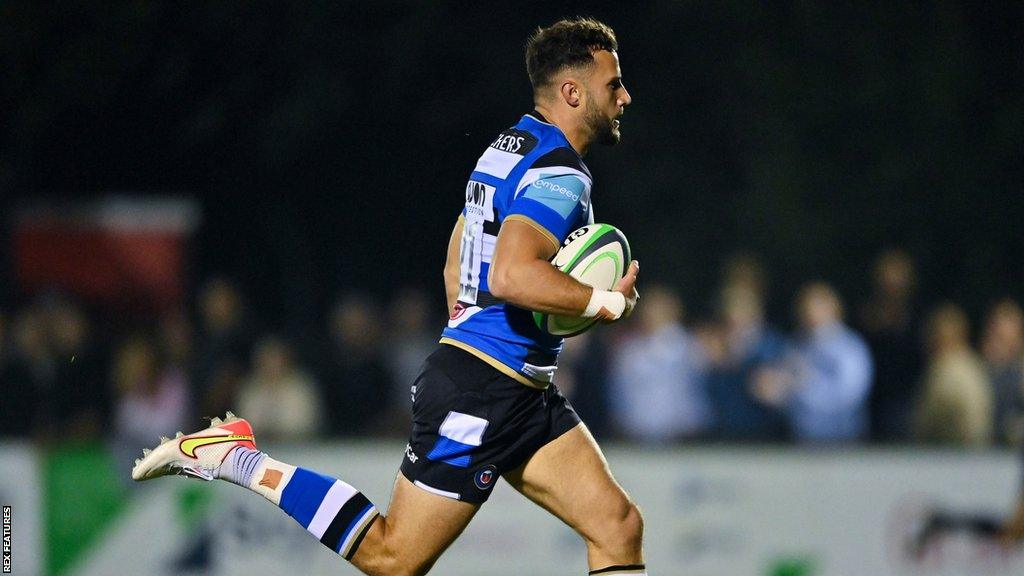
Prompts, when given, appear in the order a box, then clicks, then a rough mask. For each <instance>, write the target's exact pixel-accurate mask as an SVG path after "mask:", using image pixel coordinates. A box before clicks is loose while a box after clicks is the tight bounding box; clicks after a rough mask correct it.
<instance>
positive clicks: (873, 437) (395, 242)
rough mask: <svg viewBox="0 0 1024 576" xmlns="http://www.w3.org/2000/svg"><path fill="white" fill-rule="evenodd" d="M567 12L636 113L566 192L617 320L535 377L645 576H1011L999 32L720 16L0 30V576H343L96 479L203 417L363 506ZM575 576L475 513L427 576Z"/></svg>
mask: <svg viewBox="0 0 1024 576" xmlns="http://www.w3.org/2000/svg"><path fill="white" fill-rule="evenodd" d="M577 14H585V15H593V16H596V17H598V18H599V19H602V20H604V21H605V22H607V23H608V24H610V25H611V26H612V27H613V28H614V29H615V30H616V32H617V34H618V37H619V42H620V57H621V63H622V70H623V75H624V79H625V84H626V87H627V88H628V89H629V90H630V93H631V94H632V96H633V104H632V106H630V107H629V108H628V109H627V111H626V115H625V116H624V117H623V126H622V132H623V139H622V142H621V144H619V145H618V146H617V147H615V148H595V149H594V150H593V151H592V152H591V154H590V155H589V156H588V157H587V159H586V160H587V163H588V165H589V166H590V168H591V170H592V172H593V173H594V176H595V186H594V190H593V198H594V204H595V213H596V215H597V219H598V220H599V221H603V222H608V223H611V224H614V225H616V226H618V227H619V228H621V229H622V230H623V231H624V232H625V234H626V235H627V237H628V238H629V239H630V243H631V246H632V249H633V253H634V255H635V257H637V258H638V259H639V260H640V262H641V264H642V267H641V277H640V291H641V293H642V294H643V296H644V297H643V300H642V304H641V307H640V308H639V309H638V310H637V313H636V315H635V316H634V317H633V318H632V319H631V320H630V321H629V322H626V323H623V324H621V325H618V326H614V327H610V328H609V327H602V328H600V329H597V330H594V331H593V332H591V333H589V334H587V335H586V336H583V337H579V338H576V339H573V340H571V341H569V342H568V343H567V346H566V350H565V352H564V354H563V358H562V361H561V368H560V370H559V376H558V380H557V383H558V384H559V386H560V387H561V388H563V390H565V391H566V393H567V394H568V395H569V396H570V398H571V399H572V401H573V403H574V405H575V406H576V407H577V409H578V411H579V412H580V414H581V415H582V416H583V418H584V419H585V420H586V421H587V423H588V424H589V425H590V427H591V428H592V430H594V432H595V434H596V435H597V436H598V438H599V439H600V440H601V441H602V444H603V445H604V446H605V447H606V450H607V452H608V457H609V460H610V461H611V464H612V467H613V469H614V470H615V472H616V474H617V476H618V477H619V479H620V480H621V481H622V483H623V484H624V485H625V486H626V488H627V489H628V490H629V491H630V493H631V494H633V496H634V497H635V499H636V500H637V501H638V502H639V504H640V505H641V507H642V508H643V509H644V510H645V511H646V517H647V537H646V540H647V552H648V554H647V555H648V565H649V567H650V573H651V574H661V575H667V574H687V575H689V574H694V575H709V576H710V575H717V574H735V575H741V576H742V575H747V574H751V575H779V576H781V575H793V576H797V575H807V576H810V575H846V574H894V575H901V574H914V575H917V574H1024V553H1022V552H1021V550H1020V549H1018V548H1014V547H1009V548H1008V547H1003V546H1000V545H998V544H997V543H996V537H997V535H998V533H999V532H1000V530H1001V527H1002V525H1003V522H1004V521H1005V519H1006V518H1007V517H1008V516H1009V515H1010V513H1011V511H1012V510H1013V508H1014V506H1015V502H1016V499H1017V497H1018V495H1017V492H1018V489H1019V486H1020V485H1021V478H1020V476H1021V473H1020V470H1019V468H1020V463H1019V457H1018V453H1019V451H1020V448H1019V447H1020V446H1021V442H1022V439H1024V314H1022V312H1021V307H1020V303H1021V302H1024V257H1022V254H1024V234H1022V233H1021V232H1020V227H1019V223H1020V222H1021V221H1022V220H1024V199H1022V196H1021V194H1022V192H1024V162H1022V156H1021V151H1022V145H1024V96H1022V94H1024V51H1022V46H1024V38H1022V33H1021V30H1022V29H1024V8H1022V6H1021V4H1020V3H1019V2H989V3H986V4H984V5H979V4H977V3H958V2H951V1H936V2H890V3H885V4H884V5H876V6H866V5H862V4H860V3H833V2H814V1H810V2H790V3H781V4H779V3H776V4H773V5H766V4H765V3H761V2H755V1H753V0H726V1H722V2H713V3H700V2H669V1H662V2H646V3H639V4H637V5H631V4H630V5H627V4H624V3H613V2H593V3H583V2H568V3H564V4H562V5H558V4H556V3H552V2H505V3H489V2H388V3H384V2H379V3H376V2H366V3H356V2H302V3H292V4H290V5H289V4H277V5H266V4H264V5H258V4H253V3H244V2H217V3H209V4H206V5H202V6H185V5H181V4H178V3H171V2H160V1H150V2H145V1H136V2H123V1H111V2H103V3H91V4H86V5H80V6H77V7H74V6H67V5H62V6H59V7H58V6H54V5H49V4H41V3H35V2H21V1H15V2H4V3H2V4H0V102H3V105H2V107H0V393H2V395H0V436H2V439H0V500H2V501H3V502H2V503H3V504H5V505H12V507H13V526H12V528H13V537H14V538H13V557H12V561H13V569H14V573H15V574H45V575H54V576H56V575H68V576H71V575H80V574H111V573H115V572H117V573H121V572H123V571H125V570H128V571H129V572H130V573H134V574H154V575H163V574H242V573H245V574H254V575H255V574H276V573H280V572H281V571H283V570H285V569H291V570H292V571H294V570H295V568H294V567H295V566H297V565H300V566H305V567H307V568H308V570H309V573H315V574H328V573H331V574H333V573H338V571H341V573H354V571H353V570H351V569H350V568H349V567H348V566H347V565H345V564H344V562H343V561H342V560H340V559H339V558H336V557H333V556H332V555H331V554H330V552H328V551H327V550H326V549H323V550H321V549H319V548H318V544H317V543H316V542H313V541H312V539H309V538H303V531H302V530H301V528H300V527H298V526H297V525H294V522H292V521H291V520H289V519H288V518H286V517H285V516H284V515H283V514H281V513H280V512H279V511H277V510H275V509H274V508H273V507H272V506H270V505H268V504H265V503H264V502H261V501H259V499H258V498H256V497H255V496H253V497H252V498H249V496H251V495H249V494H245V493H241V492H240V491H236V490H232V488H231V487H229V486H203V485H200V484H198V483H186V482H185V481H184V480H181V481H178V480H177V479H168V480H166V481H163V482H154V483H152V484H151V485H150V484H147V485H142V486H133V485H131V484H130V481H129V480H127V478H128V476H127V474H128V470H129V468H130V466H131V463H132V461H133V460H134V458H135V457H136V456H137V453H138V452H139V450H141V448H142V447H144V446H147V445H149V444H152V443H153V442H154V441H155V440H156V438H157V437H158V436H160V435H161V434H168V433H173V432H174V431H176V430H178V429H184V430H186V431H188V430H190V429H192V428H195V427H197V426H200V425H202V419H201V417H202V416H213V415H217V414H222V413H223V411H224V410H225V409H228V408H232V409H235V410H236V411H237V412H239V413H241V414H242V415H244V416H246V417H247V418H249V419H251V420H252V421H253V422H254V424H255V426H256V430H257V433H258V434H259V435H260V439H261V441H262V442H265V444H266V446H267V447H268V449H270V450H272V451H273V453H274V454H275V456H277V457H279V458H281V459H284V460H287V461H291V462H294V463H297V464H304V465H309V466H312V467H317V468H318V469H320V470H322V471H324V472H328V473H331V474H335V475H338V476H340V477H342V478H344V479H346V480H347V481H349V482H351V483H353V484H355V485H357V486H359V487H360V488H361V489H362V490H364V491H365V492H366V493H367V494H369V495H371V496H372V497H373V498H374V500H375V501H376V502H378V504H380V505H382V506H383V505H384V504H385V503H386V501H387V499H388V494H389V490H390V485H391V481H392V477H393V474H394V471H395V469H396V468H397V466H398V464H399V462H400V459H401V457H402V451H403V449H404V445H405V441H404V436H405V434H406V433H407V429H408V422H407V419H408V386H409V384H410V383H411V380H412V377H413V376H414V375H415V373H416V369H417V367H418V365H419V363H420V362H421V361H422V359H423V358H424V357H425V356H426V355H427V354H428V353H429V351H430V350H431V349H432V347H433V346H434V343H435V342H436V339H437V337H438V335H439V332H440V330H441V327H442V326H443V324H444V321H445V310H444V300H443V284H442V280H441V267H442V264H443V261H444V252H445V248H446V243H447V239H448V235H449V233H450V231H451V227H452V225H453V223H454V221H455V218H456V216H457V215H458V213H459V210H460V209H461V206H462V202H463V188H464V186H465V180H466V178H467V176H468V174H469V172H470V170H471V169H472V166H473V165H474V163H475V161H476V158H477V156H479V154H480V153H481V152H482V151H483V149H484V148H485V147H486V146H487V145H488V144H489V143H490V142H491V141H492V139H493V137H494V136H495V135H496V134H497V133H498V132H499V131H501V130H502V129H504V128H505V127H507V126H510V125H512V124H513V123H515V122H516V120H517V119H518V117H519V116H520V115H521V114H522V113H524V112H526V111H528V110H529V109H530V107H531V106H530V103H531V93H530V86H529V82H528V80H527V77H526V73H525V66H524V64H523V44H524V41H525V39H526V37H527V36H528V35H529V34H530V33H531V32H532V30H533V29H534V28H535V27H536V26H538V25H547V24H550V23H552V22H553V21H555V20H557V19H558V18H561V17H564V16H573V15H577ZM283 405H287V406H288V407H289V408H288V409H287V410H283V409H281V406H283ZM225 526H227V527H229V528H228V529H225ZM307 540H308V541H307ZM289 567H290V568H289ZM585 570H586V566H585V564H584V555H583V547H582V544H580V542H579V541H578V539H576V537H575V536H574V535H572V534H571V532H569V531H567V530H566V529H565V528H564V527H563V526H561V524H559V523H558V522H557V521H556V520H553V519H551V518H550V517H547V516H546V515H545V514H543V513H542V512H540V511H538V510H534V509H533V508H532V507H531V505H529V504H528V503H526V502H525V501H524V500H523V499H521V498H519V497H518V496H517V495H515V494H514V493H513V492H512V491H511V490H510V489H509V488H508V486H507V485H502V486H499V488H498V489H497V491H496V494H495V496H494V498H492V502H491V503H489V504H488V505H487V506H485V508H484V511H483V512H482V513H481V514H480V515H479V516H478V518H477V520H476V521H475V523H474V524H473V525H472V526H471V528H470V530H469V531H468V532H467V534H466V535H465V538H464V539H463V540H461V541H460V542H459V543H457V544H456V546H455V547H453V548H452V550H450V551H449V553H448V554H447V555H446V556H445V557H444V558H443V559H442V561H441V563H439V564H438V567H437V569H436V571H435V572H436V573H439V574H480V573H484V572H486V573H489V574H495V575H503V574H510V575H511V574H565V573H570V572H571V573H575V574H582V573H584V572H585ZM346 571H347V572H346Z"/></svg>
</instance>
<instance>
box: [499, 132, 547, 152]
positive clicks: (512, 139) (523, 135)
mask: <svg viewBox="0 0 1024 576" xmlns="http://www.w3.org/2000/svg"><path fill="white" fill-rule="evenodd" d="M536 145H537V138H536V136H534V135H533V134H530V133H529V132H527V131H525V130H517V129H515V128H513V129H511V130H506V131H504V132H502V133H501V134H499V135H498V137H497V138H495V139H494V142H491V148H494V149H495V150H501V151H502V152H509V153H511V154H519V155H520V156H524V155H526V154H528V153H529V152H530V151H531V150H533V148H534V146H536Z"/></svg>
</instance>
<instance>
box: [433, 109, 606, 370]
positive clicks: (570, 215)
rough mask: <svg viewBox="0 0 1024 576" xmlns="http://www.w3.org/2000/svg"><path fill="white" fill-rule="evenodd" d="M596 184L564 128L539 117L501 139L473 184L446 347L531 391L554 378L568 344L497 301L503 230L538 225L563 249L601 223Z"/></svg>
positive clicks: (523, 122)
mask: <svg viewBox="0 0 1024 576" xmlns="http://www.w3.org/2000/svg"><path fill="white" fill-rule="evenodd" d="M592 183H593V180H592V178H591V176H590V170H588V169H587V167H586V165H585V164H584V163H583V159H582V158H580V156H579V154H577V153H576V151H575V150H574V149H573V147H572V145H570V144H569V141H568V140H566V138H565V135H564V134H563V133H562V131H561V130H559V129H558V128H557V127H556V126H554V125H552V124H549V123H548V122H547V121H545V120H544V117H543V116H541V115H540V114H539V113H538V112H531V113H529V114H526V115H524V116H523V117H522V118H521V119H520V120H519V123H518V124H516V125H515V126H514V127H512V128H509V129H508V130H505V131H504V132H502V133H501V134H500V135H498V137H497V138H496V139H495V140H494V142H492V143H491V145H490V146H489V147H488V148H487V150H485V151H484V153H483V155H482V156H481V157H480V160H478V161H477V163H476V168H475V169H474V170H473V173H472V174H471V175H470V177H469V182H468V183H467V184H466V206H465V208H464V209H463V211H462V215H461V216H460V218H462V219H463V226H462V244H461V248H460V256H461V264H460V269H461V270H460V274H461V275H460V279H459V303H458V304H457V305H456V308H455V311H454V312H453V314H452V317H451V318H450V319H449V321H448V327H447V328H445V330H444V332H443V334H442V338H441V342H443V343H446V344H451V345H453V346H458V347H459V348H462V349H464V350H466V351H468V352H470V353H472V354H474V355H476V356H477V357H479V358H481V359H483V360H484V361H486V362H488V363H490V364H491V365H492V366H494V367H495V368H497V369H498V370H501V371H502V372H504V373H505V374H507V375H509V376H511V377H513V378H515V379H516V380H519V381H520V382H522V383H524V384H526V385H528V386H534V387H545V386H547V384H549V383H550V382H551V381H552V379H553V377H554V374H555V368H556V362H557V359H558V352H559V351H560V350H561V348H562V339H561V338H558V337H555V336H551V335H549V334H546V333H544V332H542V331H541V330H540V329H539V328H537V326H536V324H534V321H533V316H532V312H531V311H529V310H526V309H523V308H519V307H517V306H513V305H512V304H509V303H507V302H503V301H501V300H499V299H497V298H495V297H494V296H492V295H491V293H490V291H489V289H488V283H487V272H488V270H489V269H490V266H491V258H492V257H493V255H494V244H495V241H496V240H497V237H498V230H499V229H500V228H501V225H502V223H503V222H505V221H506V220H508V219H513V220H521V221H523V222H526V223H527V224H529V225H531V226H533V227H534V228H536V229H537V230H538V231H540V232H541V233H543V234H544V235H546V236H548V237H549V238H550V240H551V241H552V242H553V243H554V245H555V246H559V245H561V244H562V242H563V241H564V240H565V238H566V236H568V234H569V232H572V231H573V230H575V229H577V228H579V227H581V226H585V225H587V224H593V223H594V213H593V210H592V208H591V205H590V188H591V186H592Z"/></svg>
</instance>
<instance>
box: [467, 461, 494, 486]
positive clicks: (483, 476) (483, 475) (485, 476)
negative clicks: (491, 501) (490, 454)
mask: <svg viewBox="0 0 1024 576" xmlns="http://www.w3.org/2000/svg"><path fill="white" fill-rule="evenodd" d="M497 478H498V467H497V466H495V465H494V464H488V465H487V466H484V467H483V468H481V469H480V471H479V472H477V473H476V476H474V477H473V482H474V483H475V484H476V487H477V488H479V489H481V490H488V489H489V488H491V487H492V486H494V480H495V479H497Z"/></svg>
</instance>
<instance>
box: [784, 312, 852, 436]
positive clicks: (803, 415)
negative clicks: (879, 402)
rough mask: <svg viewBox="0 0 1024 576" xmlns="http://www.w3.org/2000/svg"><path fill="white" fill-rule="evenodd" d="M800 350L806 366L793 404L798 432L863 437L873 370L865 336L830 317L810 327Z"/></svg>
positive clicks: (803, 363)
mask: <svg viewBox="0 0 1024 576" xmlns="http://www.w3.org/2000/svg"><path fill="white" fill-rule="evenodd" d="M798 353H799V355H800V359H801V361H802V368H803V371H802V378H801V379H800V381H799V382H798V384H797V386H796V388H795V389H794V392H793V397H792V399H791V405H790V409H791V415H792V428H793V433H794V435H795V436H796V437H797V438H798V439H800V440H811V441H814V440H824V441H841V440H856V439H860V438H862V437H863V436H864V434H865V433H866V432H867V422H868V420H867V410H866V404H865V401H866V399H867V395H868V392H869V390H870V388H871V374H872V362H871V354H870V353H869V352H868V347H867V344H865V342H864V340H862V339H861V337H860V336H858V335H857V334H856V333H855V332H853V331H852V330H850V329H849V328H847V327H846V326H844V325H843V324H842V323H840V322H830V323H828V324H825V325H822V326H818V327H816V328H814V329H813V330H812V331H811V332H809V334H808V335H807V338H806V339H805V340H804V341H803V342H801V343H800V345H799V347H798Z"/></svg>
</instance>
